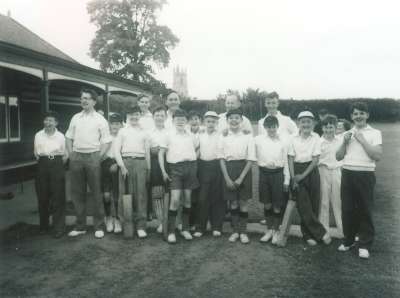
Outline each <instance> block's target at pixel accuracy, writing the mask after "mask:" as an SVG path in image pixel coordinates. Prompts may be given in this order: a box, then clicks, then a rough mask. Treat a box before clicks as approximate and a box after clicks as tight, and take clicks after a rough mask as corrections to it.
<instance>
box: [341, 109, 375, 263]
mask: <svg viewBox="0 0 400 298" xmlns="http://www.w3.org/2000/svg"><path fill="white" fill-rule="evenodd" d="M368 118H369V110H368V106H367V104H365V103H362V102H357V103H354V104H353V105H352V107H351V119H352V120H353V122H354V127H353V128H352V129H351V130H349V131H348V132H346V133H345V134H344V136H343V142H342V144H341V146H340V147H339V149H338V151H337V152H336V158H337V160H343V171H342V180H341V183H342V186H341V196H342V220H343V233H344V242H343V244H342V245H340V246H339V248H338V250H339V251H343V252H345V251H348V250H350V249H351V248H352V247H353V246H354V244H355V236H356V235H357V234H358V236H359V243H358V246H359V248H358V256H359V257H360V258H362V259H368V258H369V249H370V247H371V245H372V242H373V240H374V235H375V228H374V223H373V220H372V213H371V212H372V204H373V197H374V187H375V182H376V178H375V167H376V162H377V161H379V160H380V159H381V157H382V134H381V132H380V131H379V130H377V129H374V128H372V127H371V126H369V125H368V124H367V120H368Z"/></svg>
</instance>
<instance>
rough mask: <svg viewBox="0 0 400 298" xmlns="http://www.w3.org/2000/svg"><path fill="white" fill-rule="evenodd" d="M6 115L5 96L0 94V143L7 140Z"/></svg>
mask: <svg viewBox="0 0 400 298" xmlns="http://www.w3.org/2000/svg"><path fill="white" fill-rule="evenodd" d="M7 122H8V117H7V102H6V97H5V96H3V95H0V143H3V142H7V141H8V125H7V124H8V123H7Z"/></svg>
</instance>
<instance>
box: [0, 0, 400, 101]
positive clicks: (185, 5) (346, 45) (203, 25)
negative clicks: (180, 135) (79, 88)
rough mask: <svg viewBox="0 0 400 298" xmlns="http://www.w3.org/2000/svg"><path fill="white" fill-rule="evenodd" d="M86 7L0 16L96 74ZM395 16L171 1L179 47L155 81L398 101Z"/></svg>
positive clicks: (308, 6)
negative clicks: (181, 78)
mask: <svg viewBox="0 0 400 298" xmlns="http://www.w3.org/2000/svg"><path fill="white" fill-rule="evenodd" d="M87 2H88V1H86V0H68V1H66V0H64V1H60V0H57V1H56V0H0V13H2V14H6V13H7V11H8V10H10V11H11V16H12V17H13V18H14V19H15V20H17V21H18V22H20V23H22V24H23V25H25V26H26V27H28V28H29V29H30V30H32V31H33V32H35V33H36V34H38V35H39V36H41V37H42V38H44V39H45V40H47V41H48V42H50V43H51V44H53V45H54V46H56V47H57V48H59V49H60V50H62V51H63V52H65V53H66V54H68V55H69V56H71V57H72V58H74V59H75V60H77V61H78V62H80V63H82V64H85V65H88V66H91V67H94V68H98V63H97V62H95V61H94V60H93V59H91V58H90V56H89V54H88V53H89V45H90V42H91V40H92V39H93V37H94V35H95V30H96V28H95V27H94V25H92V24H91V23H90V22H89V15H88V14H87V11H86V4H87ZM399 11H400V2H399V1H389V0H381V1H370V0H351V1H349V0H335V1H321V0H302V1H296V0H279V1H277V0H276V1H272V0H246V1H244V0H201V1H199V0H169V1H168V4H167V5H166V6H165V7H164V8H163V10H162V11H161V12H160V13H159V22H160V23H161V24H163V25H167V26H169V27H170V28H171V30H172V31H173V32H174V33H175V35H177V36H178V37H179V39H180V42H179V44H178V46H177V47H176V48H175V49H173V50H172V51H171V62H170V65H169V67H168V68H166V69H156V77H157V78H159V79H161V80H163V81H164V82H165V83H167V85H168V86H170V87H171V86H172V69H173V67H174V66H176V65H179V66H181V67H184V68H186V69H187V72H188V89H189V94H190V96H192V97H196V98H199V99H214V98H216V96H217V95H218V94H221V93H224V92H225V91H226V90H227V89H235V90H239V91H244V90H246V89H247V88H249V87H251V88H260V89H261V90H265V91H268V92H271V91H276V92H278V93H279V94H280V96H281V98H294V99H312V98H350V97H393V98H400V75H399V74H400V18H399V17H398V14H399ZM0 30H1V28H0Z"/></svg>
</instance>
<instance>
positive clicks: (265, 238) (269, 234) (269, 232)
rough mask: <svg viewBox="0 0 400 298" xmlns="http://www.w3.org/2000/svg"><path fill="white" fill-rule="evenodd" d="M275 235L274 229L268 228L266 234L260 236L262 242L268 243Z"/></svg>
mask: <svg viewBox="0 0 400 298" xmlns="http://www.w3.org/2000/svg"><path fill="white" fill-rule="evenodd" d="M272 236H273V231H272V230H267V231H266V232H265V234H264V236H262V237H261V238H260V242H262V243H267V242H268V241H269V240H270V239H271V238H272Z"/></svg>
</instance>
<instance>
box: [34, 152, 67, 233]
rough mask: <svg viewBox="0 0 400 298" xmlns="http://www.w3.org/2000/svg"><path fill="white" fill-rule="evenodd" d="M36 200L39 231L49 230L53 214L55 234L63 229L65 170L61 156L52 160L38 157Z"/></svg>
mask: <svg viewBox="0 0 400 298" xmlns="http://www.w3.org/2000/svg"><path fill="white" fill-rule="evenodd" d="M35 188H36V194H37V198H38V207H39V218H40V229H43V230H46V229H48V228H49V216H50V214H51V213H52V214H53V227H54V230H55V232H62V231H64V227H65V170H64V164H63V161H62V158H61V156H56V157H54V159H49V158H48V157H40V158H39V162H38V171H37V175H36V180H35Z"/></svg>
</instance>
